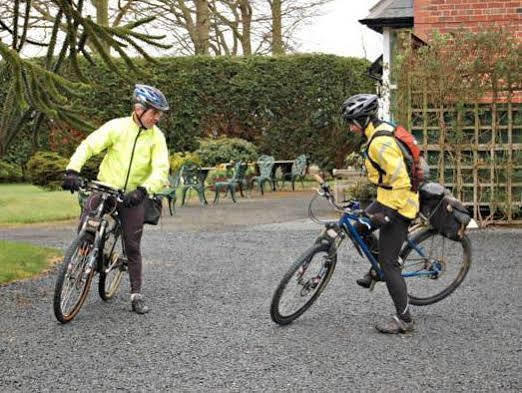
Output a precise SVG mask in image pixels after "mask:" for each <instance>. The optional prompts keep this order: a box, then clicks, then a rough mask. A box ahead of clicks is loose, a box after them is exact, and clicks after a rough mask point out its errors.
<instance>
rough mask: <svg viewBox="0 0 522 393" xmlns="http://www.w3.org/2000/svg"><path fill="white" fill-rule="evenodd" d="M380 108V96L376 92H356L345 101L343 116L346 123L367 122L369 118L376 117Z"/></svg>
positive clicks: (342, 109)
mask: <svg viewBox="0 0 522 393" xmlns="http://www.w3.org/2000/svg"><path fill="white" fill-rule="evenodd" d="M378 110H379V97H377V96H376V95H375V94H356V95H354V96H351V97H350V98H348V99H347V100H346V101H344V103H343V105H342V106H341V117H342V118H343V120H344V121H345V122H346V123H351V122H353V121H356V122H357V123H359V124H364V123H367V121H366V120H367V119H368V118H370V117H376V116H377V112H378ZM363 120H364V121H363Z"/></svg>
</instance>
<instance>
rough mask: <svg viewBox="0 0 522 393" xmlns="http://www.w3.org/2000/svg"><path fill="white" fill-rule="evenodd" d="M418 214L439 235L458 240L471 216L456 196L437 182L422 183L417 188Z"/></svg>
mask: <svg viewBox="0 0 522 393" xmlns="http://www.w3.org/2000/svg"><path fill="white" fill-rule="evenodd" d="M419 199H420V214H421V216H422V217H423V218H424V219H426V220H428V221H429V223H430V224H431V226H432V227H433V228H435V229H436V230H437V232H439V233H440V234H441V235H443V236H445V237H447V238H449V239H452V240H460V239H462V237H463V236H464V231H465V230H466V227H467V226H468V224H469V222H470V220H471V216H470V214H469V212H468V209H466V206H464V205H463V204H462V202H461V201H459V200H458V199H457V198H455V197H453V196H452V195H451V192H450V191H449V190H447V189H446V188H444V186H442V185H441V184H439V183H434V182H429V183H424V184H423V185H422V186H421V187H420V189H419Z"/></svg>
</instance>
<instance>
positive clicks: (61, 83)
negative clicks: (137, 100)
mask: <svg viewBox="0 0 522 393" xmlns="http://www.w3.org/2000/svg"><path fill="white" fill-rule="evenodd" d="M49 3H52V5H54V7H53V9H55V12H56V13H55V15H54V23H53V28H52V32H51V35H50V38H49V39H48V40H47V41H46V42H39V41H38V39H35V38H33V37H31V34H30V30H31V27H30V25H29V20H30V16H31V12H32V11H33V10H32V3H31V0H25V2H21V1H20V0H14V1H13V5H12V7H13V9H12V22H11V23H10V24H9V23H6V22H5V21H0V31H1V32H3V33H6V32H7V33H9V34H8V36H9V37H10V42H9V40H7V39H5V38H2V39H1V40H0V56H1V58H2V62H1V64H0V78H4V79H6V80H8V81H9V84H8V86H9V87H8V89H7V92H6V93H5V99H4V102H3V103H2V109H1V112H0V158H1V157H2V156H3V155H4V154H5V153H6V150H7V148H8V147H9V145H10V144H11V143H12V142H13V140H14V139H15V138H16V136H17V135H18V134H19V132H20V131H21V130H22V129H24V128H27V127H31V130H32V131H31V132H32V136H33V141H34V143H33V145H35V144H36V140H37V138H36V136H37V134H38V130H39V128H40V126H41V124H42V122H43V121H44V119H46V118H47V119H52V120H54V121H58V122H61V123H63V124H66V125H68V126H70V127H71V128H76V129H81V130H91V129H92V128H93V125H91V124H90V123H89V122H88V121H86V120H85V119H83V118H82V117H81V116H80V115H79V113H80V112H81V108H76V109H75V108H73V107H72V105H71V98H73V97H78V96H81V95H82V93H83V92H84V91H85V90H86V88H87V87H88V86H89V84H90V83H92V81H91V80H89V79H88V78H87V77H86V76H85V75H83V73H82V72H81V69H80V66H79V63H78V61H79V58H80V57H84V58H85V59H86V60H87V61H89V62H91V63H94V62H95V61H100V60H98V59H101V61H103V62H104V63H105V64H106V65H107V66H108V67H109V69H110V70H111V71H112V72H116V73H118V74H120V75H121V76H122V77H123V78H126V79H129V76H128V75H127V74H128V73H126V72H122V71H121V70H120V69H119V68H118V67H117V66H116V64H115V62H114V61H113V58H112V57H111V52H110V51H111V50H112V51H114V53H116V54H117V55H119V56H120V57H121V58H122V59H123V61H124V63H125V65H126V66H127V68H128V70H130V71H131V75H132V74H134V75H141V76H143V75H144V71H143V70H142V69H140V68H139V67H137V66H136V64H135V62H134V61H133V60H132V59H131V57H130V55H129V53H130V51H131V50H133V51H134V52H137V53H139V54H141V55H142V56H143V57H144V58H145V59H147V60H148V61H150V62H155V60H154V59H153V58H152V57H151V56H149V55H148V54H147V52H146V51H145V50H144V49H143V46H144V45H150V46H153V47H159V48H165V49H166V48H169V47H170V46H169V45H164V44H162V43H161V40H162V39H163V38H164V37H165V36H163V35H148V34H144V33H140V32H138V31H136V28H138V27H139V26H142V25H144V24H146V23H149V22H151V21H152V20H153V19H154V17H148V18H143V19H140V20H136V21H134V22H132V23H128V24H126V25H122V26H117V27H110V26H107V25H101V24H98V23H95V22H94V21H92V20H91V19H90V18H89V17H88V16H84V13H85V12H84V1H83V0H51V1H49ZM63 26H66V32H65V34H61V33H60V31H61V29H62V28H63ZM24 45H40V46H44V47H46V48H47V49H46V50H47V54H46V56H45V58H44V59H39V61H37V60H35V59H28V58H24V57H22V56H21V54H20V52H21V50H22V48H23V47H24ZM88 48H92V49H88ZM93 55H94V56H93ZM65 66H67V68H68V69H70V70H72V71H73V74H74V76H75V79H76V80H77V81H72V80H70V79H68V78H67V77H65V76H64V70H65V68H66V67H65ZM34 147H36V146H34Z"/></svg>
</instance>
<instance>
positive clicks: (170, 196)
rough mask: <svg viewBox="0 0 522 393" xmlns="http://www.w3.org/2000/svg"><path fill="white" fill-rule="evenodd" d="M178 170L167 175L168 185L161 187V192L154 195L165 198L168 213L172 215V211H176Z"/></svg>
mask: <svg viewBox="0 0 522 393" xmlns="http://www.w3.org/2000/svg"><path fill="white" fill-rule="evenodd" d="M180 172H181V171H178V172H176V173H175V174H173V175H170V176H169V186H168V187H166V188H165V189H163V190H162V191H161V192H159V193H157V194H156V195H157V196H159V197H161V198H167V201H168V204H169V213H170V215H171V216H172V215H174V212H175V211H176V200H177V197H176V191H177V189H178V187H179V182H180Z"/></svg>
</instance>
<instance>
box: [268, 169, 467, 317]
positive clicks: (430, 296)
mask: <svg viewBox="0 0 522 393" xmlns="http://www.w3.org/2000/svg"><path fill="white" fill-rule="evenodd" d="M320 183H322V179H321V181H320ZM319 196H321V197H324V198H326V199H327V200H328V202H329V204H330V205H331V206H332V207H333V208H334V209H335V210H336V211H338V212H340V213H341V217H340V219H339V220H338V221H326V222H324V221H321V220H318V219H317V218H316V217H315V216H314V215H313V211H312V204H313V202H314V200H315V199H316V198H317V197H319ZM308 214H309V216H310V218H311V219H312V220H313V221H314V222H317V223H320V224H324V229H323V230H322V232H321V234H320V235H319V236H318V237H317V238H316V240H315V242H314V245H313V246H312V247H310V248H309V249H307V250H306V251H305V252H304V253H303V254H302V255H301V256H300V257H299V258H298V259H297V260H296V261H295V262H294V263H293V264H292V266H291V267H290V269H289V270H288V271H287V272H286V274H285V275H284V276H283V278H282V280H281V282H280V283H279V285H278V286H277V288H276V290H275V292H274V295H273V297H272V302H271V305H270V316H271V318H272V320H273V321H274V322H276V323H277V324H279V325H287V324H289V323H291V322H293V321H294V320H295V319H297V318H298V317H299V316H301V315H302V314H303V313H304V312H305V311H306V310H308V308H309V307H310V306H311V305H312V304H313V303H314V302H315V301H316V300H317V298H318V297H319V295H320V294H321V293H322V291H323V290H324V289H325V288H326V286H327V284H328V282H329V281H330V279H331V277H332V274H333V272H334V270H335V265H336V263H337V252H338V250H339V249H340V247H341V245H342V244H343V243H344V242H345V240H346V239H350V240H351V242H352V244H353V245H354V247H355V249H356V250H357V252H358V254H359V255H360V256H361V257H363V255H364V256H365V257H366V258H367V259H368V260H369V261H370V263H371V265H372V270H373V273H374V274H375V279H374V280H373V282H372V286H371V287H370V290H373V287H374V285H375V283H376V282H377V281H383V280H384V275H383V272H382V269H381V268H380V266H379V263H378V262H377V260H376V259H375V257H374V256H373V255H372V253H371V252H370V249H369V247H368V245H367V244H366V243H365V241H364V239H363V238H362V237H361V236H360V235H359V233H358V232H357V230H356V229H355V227H354V225H353V224H352V222H356V221H357V222H360V223H361V224H363V225H366V226H367V227H368V228H369V229H370V228H371V217H369V216H368V215H366V214H365V213H364V211H363V210H361V209H360V205H359V203H358V202H357V201H350V202H348V203H347V204H346V205H344V206H340V205H338V204H337V203H336V202H335V198H334V196H333V195H332V193H331V191H330V188H329V187H328V185H326V183H322V184H321V188H320V189H319V190H317V195H315V197H314V198H312V200H311V201H310V204H309V206H308ZM446 245H448V248H447V250H446ZM435 246H442V247H441V249H439V248H436V247H435ZM455 254H458V255H456V256H455ZM399 263H400V264H401V266H402V276H403V277H404V278H406V279H408V295H409V300H410V304H413V305H416V306H426V305H429V304H433V303H436V302H439V301H441V300H442V299H444V298H446V297H447V296H449V295H450V294H451V293H452V292H453V291H455V289H457V287H458V286H459V285H460V284H461V283H462V281H463V280H464V278H465V277H466V274H467V273H468V271H469V268H470V266H471V242H470V240H469V238H468V237H467V236H466V235H463V236H462V238H461V239H460V240H459V241H453V240H450V239H448V238H445V237H443V236H442V235H440V234H439V233H438V232H437V231H436V230H435V229H433V228H432V227H431V226H430V225H429V223H428V222H427V221H423V220H421V221H420V222H417V223H415V224H414V225H413V226H411V227H410V229H409V233H408V238H407V241H406V242H405V243H404V245H403V247H402V249H401V252H400V254H399Z"/></svg>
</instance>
